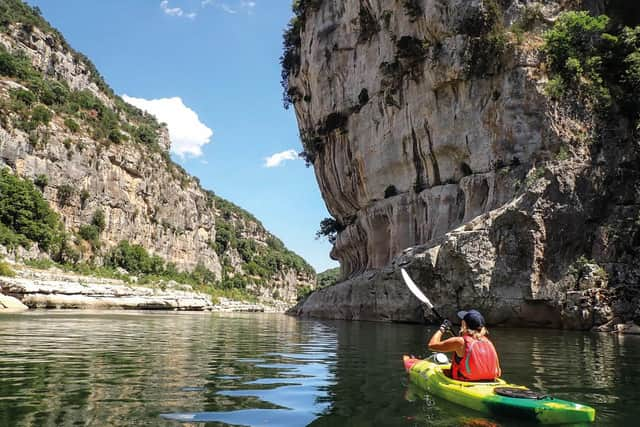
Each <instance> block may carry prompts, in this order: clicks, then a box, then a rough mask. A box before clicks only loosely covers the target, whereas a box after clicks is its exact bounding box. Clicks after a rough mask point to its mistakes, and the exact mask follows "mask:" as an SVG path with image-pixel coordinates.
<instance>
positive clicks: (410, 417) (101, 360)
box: [0, 311, 640, 427]
mask: <svg viewBox="0 0 640 427" xmlns="http://www.w3.org/2000/svg"><path fill="white" fill-rule="evenodd" d="M432 331H433V328H429V327H426V326H422V325H407V324H384V323H370V322H339V321H316V320H298V319H295V318H292V317H288V316H283V315H278V314H210V313H194V314H188V313H149V312H145V313H138V312H82V311H33V312H28V313H24V314H12V315H0V426H36V425H37V426H40V425H42V426H103V425H117V426H128V425H131V426H147V425H148V426H175V427H182V426H192V425H208V426H222V425H250V426H263V425H269V426H304V425H312V426H341V425H344V426H367V425H375V426H431V425H434V426H459V425H468V426H480V425H481V426H521V425H523V423H522V422H520V421H519V420H512V419H504V420H503V419H500V420H495V419H490V418H486V417H483V416H482V415H480V414H477V413H475V412H473V411H471V410H466V409H464V408H461V407H458V406H456V405H454V404H450V403H448V402H446V401H442V400H440V399H437V398H434V397H431V396H428V395H425V393H424V392H422V391H420V390H417V389H415V388H413V387H410V385H409V384H408V383H407V377H406V374H405V373H404V372H403V370H402V362H401V357H402V354H403V353H413V354H416V355H425V354H426V351H425V349H424V345H425V342H426V340H427V338H428V336H429V335H430V333H431V332H432ZM492 337H493V340H494V342H495V344H496V347H497V348H498V351H499V353H500V357H501V362H502V367H503V373H504V377H505V378H506V379H507V380H508V381H510V382H513V383H519V384H524V385H528V386H530V387H532V388H534V389H537V390H540V391H543V392H545V393H550V394H553V395H554V396H556V397H559V398H562V399H567V400H573V401H577V402H581V403H585V404H588V405H591V406H594V407H595V408H596V411H597V416H596V420H597V422H596V424H595V425H597V426H635V425H637V422H636V420H638V419H640V380H639V379H638V377H639V374H640V337H634V336H621V337H619V336H615V335H602V334H590V333H582V332H566V331H548V330H530V329H520V330H518V329H496V330H494V331H492Z"/></svg>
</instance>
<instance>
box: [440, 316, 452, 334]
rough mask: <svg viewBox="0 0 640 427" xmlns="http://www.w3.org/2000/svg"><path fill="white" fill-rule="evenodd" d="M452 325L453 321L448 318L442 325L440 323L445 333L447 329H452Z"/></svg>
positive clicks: (441, 329) (441, 330)
mask: <svg viewBox="0 0 640 427" xmlns="http://www.w3.org/2000/svg"><path fill="white" fill-rule="evenodd" d="M452 326H453V325H452V324H451V322H449V320H448V319H444V321H443V322H442V325H440V332H442V333H443V334H444V333H445V332H447V331H451V327H452Z"/></svg>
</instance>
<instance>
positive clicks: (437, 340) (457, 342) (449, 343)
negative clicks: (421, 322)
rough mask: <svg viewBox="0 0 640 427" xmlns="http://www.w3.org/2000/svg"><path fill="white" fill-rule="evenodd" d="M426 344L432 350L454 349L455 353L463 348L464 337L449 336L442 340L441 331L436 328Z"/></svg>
mask: <svg viewBox="0 0 640 427" xmlns="http://www.w3.org/2000/svg"><path fill="white" fill-rule="evenodd" d="M428 346H429V350H433V351H442V352H449V351H455V352H457V353H462V349H463V348H464V339H462V337H451V338H449V339H446V340H444V341H442V331H441V330H438V331H436V333H435V334H433V336H432V337H431V339H430V340H429V344H428Z"/></svg>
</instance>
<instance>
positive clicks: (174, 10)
mask: <svg viewBox="0 0 640 427" xmlns="http://www.w3.org/2000/svg"><path fill="white" fill-rule="evenodd" d="M160 9H162V11H163V12H164V13H165V14H167V15H169V16H182V17H184V18H188V19H195V17H196V13H195V12H191V13H185V11H184V10H182V8H180V7H169V0H162V1H161V2H160Z"/></svg>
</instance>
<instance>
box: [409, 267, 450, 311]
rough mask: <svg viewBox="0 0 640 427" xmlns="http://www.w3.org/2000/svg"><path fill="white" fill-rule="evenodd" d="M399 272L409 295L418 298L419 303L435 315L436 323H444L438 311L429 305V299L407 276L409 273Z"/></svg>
mask: <svg viewBox="0 0 640 427" xmlns="http://www.w3.org/2000/svg"><path fill="white" fill-rule="evenodd" d="M400 272H401V273H402V278H403V279H404V283H405V284H406V285H407V287H408V288H409V290H410V291H411V293H412V294H413V295H415V297H416V298H418V299H419V300H420V301H422V302H423V303H424V304H425V305H426V306H427V307H429V308H430V309H431V311H433V314H435V315H436V317H437V318H438V321H440V322H444V317H442V316H440V313H438V311H437V310H436V308H435V307H434V306H433V304H431V301H429V298H427V296H426V295H425V294H423V293H422V291H421V290H420V288H418V285H416V284H415V283H414V281H413V280H412V279H411V276H409V273H407V271H406V270H405V269H404V268H401V269H400Z"/></svg>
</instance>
